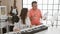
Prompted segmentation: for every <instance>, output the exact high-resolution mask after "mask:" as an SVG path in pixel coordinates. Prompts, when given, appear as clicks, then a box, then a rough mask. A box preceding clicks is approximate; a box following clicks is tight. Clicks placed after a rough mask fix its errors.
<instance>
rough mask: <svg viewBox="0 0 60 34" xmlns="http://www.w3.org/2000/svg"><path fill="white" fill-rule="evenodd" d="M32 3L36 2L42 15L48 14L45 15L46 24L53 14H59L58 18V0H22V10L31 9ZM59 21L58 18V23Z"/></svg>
mask: <svg viewBox="0 0 60 34" xmlns="http://www.w3.org/2000/svg"><path fill="white" fill-rule="evenodd" d="M32 1H37V2H38V8H39V9H40V10H41V12H42V14H43V15H44V14H45V13H47V14H48V15H47V19H48V20H46V21H47V22H49V23H50V20H49V19H50V18H52V17H53V15H54V14H55V13H59V16H60V5H59V2H60V1H59V0H23V8H28V9H31V8H32V7H31V3H32ZM58 9H59V10H58ZM57 17H58V16H57ZM59 20H60V18H59V17H58V21H59ZM46 21H45V22H46ZM42 22H43V21H42ZM59 22H60V21H59Z"/></svg>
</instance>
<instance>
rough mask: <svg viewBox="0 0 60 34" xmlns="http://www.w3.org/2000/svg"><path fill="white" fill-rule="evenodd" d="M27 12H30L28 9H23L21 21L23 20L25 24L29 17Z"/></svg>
mask: <svg viewBox="0 0 60 34" xmlns="http://www.w3.org/2000/svg"><path fill="white" fill-rule="evenodd" d="M27 12H28V9H27V8H22V10H21V14H20V17H21V20H22V22H23V24H25V19H26V17H27Z"/></svg>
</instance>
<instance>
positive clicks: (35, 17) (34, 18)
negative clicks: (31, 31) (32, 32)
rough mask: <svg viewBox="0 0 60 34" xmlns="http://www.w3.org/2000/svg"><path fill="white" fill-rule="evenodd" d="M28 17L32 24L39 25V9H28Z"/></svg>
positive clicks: (40, 16) (40, 15)
mask: <svg viewBox="0 0 60 34" xmlns="http://www.w3.org/2000/svg"><path fill="white" fill-rule="evenodd" d="M29 18H30V21H31V24H32V25H40V24H41V22H40V18H42V14H41V11H40V10H39V9H36V10H33V9H31V10H30V11H29Z"/></svg>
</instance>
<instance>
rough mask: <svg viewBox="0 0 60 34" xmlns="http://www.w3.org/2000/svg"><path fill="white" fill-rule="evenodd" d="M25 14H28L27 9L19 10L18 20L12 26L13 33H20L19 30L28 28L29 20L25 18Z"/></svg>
mask: <svg viewBox="0 0 60 34" xmlns="http://www.w3.org/2000/svg"><path fill="white" fill-rule="evenodd" d="M27 13H28V9H27V8H23V9H22V10H21V14H20V20H19V22H18V23H15V24H14V28H13V31H20V29H24V28H27V27H30V20H29V18H28V16H27Z"/></svg>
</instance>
